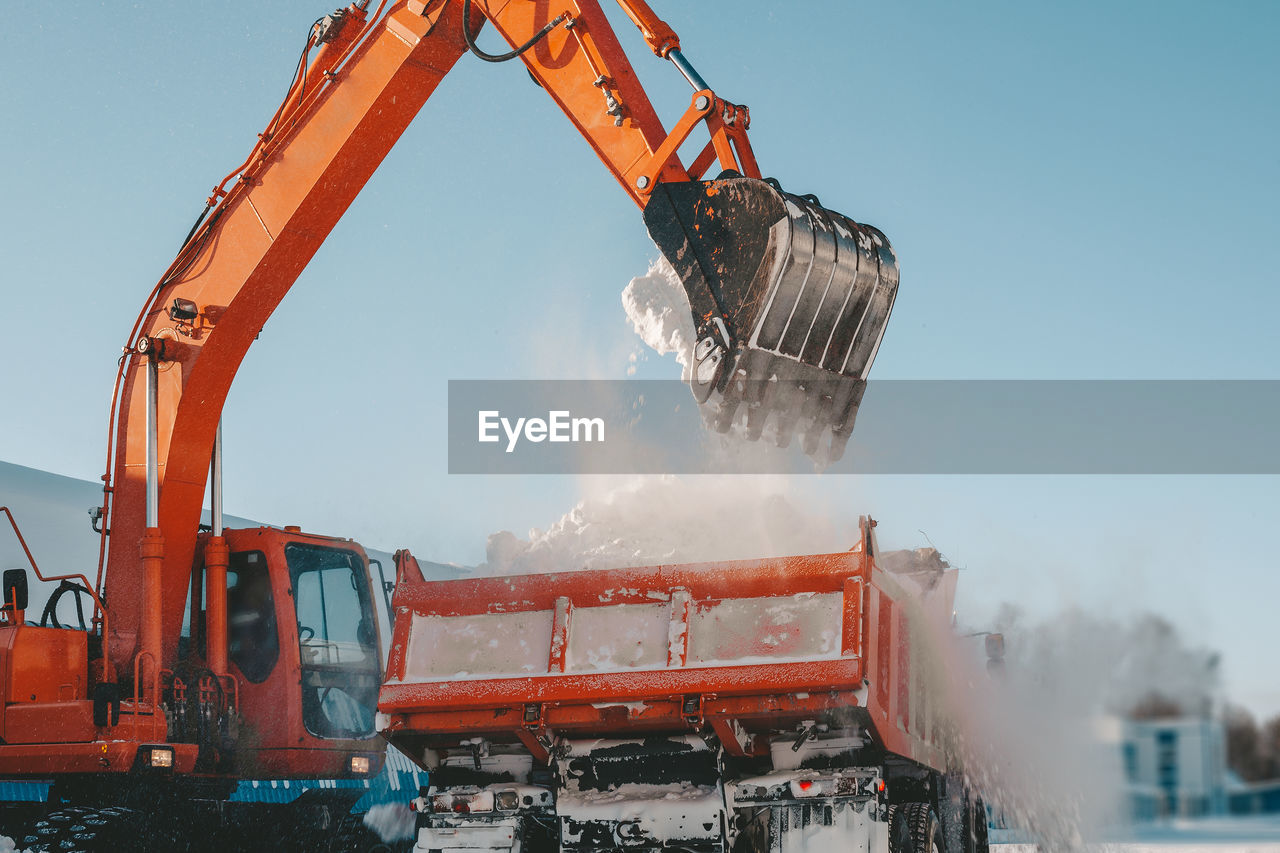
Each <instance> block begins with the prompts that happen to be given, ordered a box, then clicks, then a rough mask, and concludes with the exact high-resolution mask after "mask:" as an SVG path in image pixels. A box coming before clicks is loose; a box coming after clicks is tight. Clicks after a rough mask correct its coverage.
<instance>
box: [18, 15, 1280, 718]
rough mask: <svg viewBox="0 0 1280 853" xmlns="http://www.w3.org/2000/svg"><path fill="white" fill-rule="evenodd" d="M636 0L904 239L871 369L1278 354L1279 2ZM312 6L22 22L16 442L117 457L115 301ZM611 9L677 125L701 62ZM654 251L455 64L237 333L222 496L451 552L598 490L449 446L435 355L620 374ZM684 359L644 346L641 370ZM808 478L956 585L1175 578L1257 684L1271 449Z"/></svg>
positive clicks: (846, 201)
mask: <svg viewBox="0 0 1280 853" xmlns="http://www.w3.org/2000/svg"><path fill="white" fill-rule="evenodd" d="M654 5H656V6H657V7H658V11H659V12H660V13H661V14H663V16H664V17H665V18H666V19H667V20H668V21H669V22H670V23H671V24H672V25H673V26H674V27H675V28H676V29H677V31H678V32H679V33H680V34H681V37H682V40H683V43H684V47H685V53H686V55H687V56H688V57H689V58H690V60H691V61H692V62H693V63H694V64H695V65H696V66H697V68H698V69H699V71H701V72H702V74H703V76H704V77H705V78H706V79H707V80H708V81H709V82H710V83H711V85H712V86H713V87H715V88H716V89H717V91H718V92H719V93H720V94H722V95H723V96H725V97H727V98H729V99H731V100H735V101H740V102H743V103H746V104H748V105H749V106H750V107H751V110H752V117H753V126H752V140H753V145H754V148H755V151H756V154H757V156H758V158H759V160H760V163H761V166H762V169H763V170H764V171H765V173H766V174H771V175H773V176H776V177H777V178H778V179H780V180H781V181H782V183H783V185H784V186H786V187H787V188H788V189H791V190H793V191H795V192H815V193H817V194H818V195H819V196H820V197H821V198H822V200H823V202H824V203H825V204H827V205H828V206H830V207H833V208H836V209H838V210H840V211H841V212H843V213H846V214H848V215H850V216H852V217H854V218H855V219H859V220H861V221H867V222H870V223H872V224H875V225H876V226H878V227H880V228H881V229H882V230H884V231H885V232H886V233H887V234H888V235H889V237H890V239H891V240H892V241H893V243H894V245H895V247H896V249H897V251H898V254H899V257H900V259H901V262H902V286H901V290H900V295H899V299H898V303H897V305H896V307H895V313H894V317H893V320H892V322H891V323H890V326H889V330H888V333H887V336H886V338H885V342H884V346H883V347H882V349H881V351H880V356H879V359H878V361H877V364H876V368H875V370H874V373H873V376H875V377H877V378H929V379H938V378H963V379H969V378H1126V379H1128V378H1161V379H1201V378H1272V379H1274V378H1280V376H1278V375H1277V373H1278V371H1277V366H1278V365H1280V344H1278V343H1277V336H1276V335H1275V333H1274V331H1273V324H1274V323H1275V318H1276V317H1277V316H1280V288H1277V287H1276V284H1277V281H1276V279H1277V275H1276V272H1275V270H1277V269H1280V240H1278V239H1277V236H1278V235H1280V215H1278V214H1277V212H1276V198H1277V197H1278V196H1280V153H1277V152H1280V146H1278V145H1277V143H1276V140H1277V139H1280V91H1277V90H1278V89H1280V59H1278V58H1277V52H1276V50H1275V40H1276V38H1277V35H1280V6H1277V5H1275V4H1272V3H1265V2H1254V3H1249V2H1238V3H1232V4H1224V5H1220V6H1217V7H1213V8H1210V7H1207V6H1205V5H1203V4H1192V3H1186V2H1173V3H1166V2H1159V3H1158V2H1154V0H1149V2H1129V3H1124V4H1108V3H1101V2H1089V3H1082V4H1070V5H1067V4H1057V5H1053V4H1027V3H1015V2H994V3H988V4H982V5H974V4H948V3H942V2H919V3H910V4H870V3H857V2H854V3H850V2H813V3H805V4H790V3H781V2H750V1H749V0H746V1H742V2H733V3H730V2H712V0H704V2H700V3H697V4H677V3H672V2H656V0H655V3H654ZM796 8H802V9H803V12H802V13H798V12H796V11H795V10H796ZM326 11H327V7H326V6H324V5H317V4H316V3H314V2H300V1H299V0H290V2H278V3H272V4H261V3H252V4H251V3H243V2H228V3H221V4H194V5H192V4H184V5H182V6H180V7H178V6H174V5H173V4H167V3H150V2H139V3H133V4H116V3H99V4H88V3H79V4H57V5H49V6H42V7H41V8H39V9H38V10H37V11H35V12H32V13H31V14H25V15H21V16H10V19H9V21H8V23H7V28H6V47H5V50H4V51H3V52H2V53H0V70H3V72H4V75H5V79H6V81H7V82H6V85H5V86H4V87H3V89H2V90H0V108H2V110H3V115H4V116H5V121H4V122H3V123H2V125H0V155H2V156H3V161H4V162H5V163H6V164H7V165H8V169H7V170H6V175H5V179H4V189H3V203H0V276H3V278H2V279H0V281H2V282H3V285H2V286H3V293H4V308H3V310H2V311H0V359H2V361H0V364H3V375H4V379H3V388H4V392H5V393H4V396H5V398H6V400H8V401H10V403H9V404H8V405H6V406H5V407H3V409H0V458H3V459H5V460H7V461H10V462H16V463H20V464H23V465H28V466H32V467H38V468H44V469H47V470H51V471H55V472H58V473H63V474H69V475H73V476H78V477H83V478H86V479H94V478H96V477H97V476H98V475H99V474H100V473H101V467H102V464H103V458H104V454H105V435H106V431H105V428H106V415H107V405H108V402H109V401H108V395H109V392H110V387H111V379H112V375H113V368H114V363H115V359H116V357H117V355H118V353H119V347H120V345H121V344H123V343H124V336H125V334H126V332H127V330H128V328H129V325H130V323H131V321H132V319H133V316H134V314H135V313H136V311H137V308H138V305H139V303H140V301H141V300H142V298H143V297H144V295H145V293H146V292H147V290H148V289H149V288H150V286H151V285H152V283H153V282H154V280H155V278H156V277H157V276H158V275H159V273H160V272H161V271H162V270H163V269H164V267H165V266H166V265H167V264H168V262H169V260H170V259H171V257H172V255H173V253H174V251H175V250H176V248H177V245H178V243H179V242H180V240H181V239H182V237H183V235H184V234H185V233H186V231H187V228H188V227H189V225H190V222H191V220H192V219H193V218H194V216H195V215H196V213H197V212H198V211H199V209H200V207H201V205H202V204H203V200H204V198H205V197H206V196H207V194H208V191H209V188H210V187H211V186H212V185H213V183H214V182H215V181H216V180H218V179H219V178H220V177H221V176H222V175H223V174H224V173H225V172H226V171H227V170H228V169H230V168H231V167H232V166H234V165H235V164H236V163H238V162H239V161H240V160H241V159H242V158H243V156H244V153H245V152H246V151H247V150H248V148H249V145H250V143H251V142H252V140H253V136H254V134H255V133H256V132H257V131H258V130H260V129H261V125H262V124H263V123H264V122H265V120H266V118H267V117H268V116H269V115H270V114H271V112H272V111H273V109H274V107H275V105H276V103H277V102H278V100H279V98H280V97H281V95H282V93H283V90H284V88H285V86H286V85H287V79H288V75H289V73H290V72H291V70H292V68H293V63H294V62H295V61H296V58H297V53H298V51H299V50H300V48H301V44H302V41H303V39H304V37H305V34H306V30H307V27H308V25H309V24H310V23H311V21H312V20H313V19H315V18H316V17H317V16H318V15H320V14H322V13H324V12H326ZM618 29H619V32H620V33H621V35H622V36H623V38H624V41H625V43H627V44H628V45H629V46H632V47H635V48H636V49H635V50H633V51H632V55H633V59H634V60H635V61H636V64H637V67H638V70H639V72H640V74H641V75H642V78H643V79H644V80H645V81H646V84H647V85H649V86H650V90H651V95H652V97H653V99H654V101H655V103H656V104H657V106H658V109H659V112H660V114H661V115H663V116H664V118H666V119H667V120H668V121H671V120H673V119H674V117H675V116H677V115H678V114H679V113H680V112H681V111H682V110H683V109H684V107H685V106H686V105H687V102H688V97H689V90H688V87H687V85H686V84H685V83H684V82H683V80H681V79H680V78H679V77H678V76H677V75H676V74H675V72H674V69H672V68H670V67H669V66H668V65H667V64H666V63H663V62H660V61H659V60H656V59H653V58H652V57H650V56H647V55H646V54H645V53H644V51H643V46H642V45H641V43H640V42H639V39H638V38H636V37H634V35H633V31H632V29H631V27H630V25H629V24H627V23H625V21H618ZM484 41H485V43H488V44H490V45H491V46H492V45H493V44H494V43H493V42H492V36H490V37H489V39H487V40H484ZM655 254H656V250H655V249H654V247H653V246H652V244H651V243H650V242H649V241H648V239H647V236H646V235H645V232H644V228H643V225H642V223H641V221H640V217H639V214H638V212H637V211H636V210H635V208H634V207H633V206H632V205H631V203H630V202H629V201H628V200H627V199H626V198H625V197H624V196H623V195H622V193H621V192H620V191H619V190H618V189H617V187H616V185H615V184H614V183H613V181H612V179H611V178H610V177H609V176H608V175H607V173H606V172H605V171H604V169H603V168H602V167H601V166H600V165H599V164H598V163H597V162H596V161H595V160H594V159H593V156H592V155H591V153H590V151H589V149H588V148H587V147H586V145H585V144H584V143H583V142H582V141H581V140H580V139H579V138H578V137H577V136H576V134H575V133H574V131H573V130H572V128H571V127H570V125H569V124H568V123H567V122H566V121H565V120H564V118H563V117H562V116H561V115H560V114H559V112H558V111H557V110H556V109H555V108H554V106H553V105H552V104H551V103H550V102H549V101H548V99H547V98H546V96H545V95H544V94H543V93H542V92H540V91H539V90H538V89H536V88H535V87H534V86H533V85H532V84H530V83H529V81H528V79H527V78H526V77H525V75H524V73H523V71H522V70H521V69H520V68H519V67H518V66H515V65H510V64H509V65H505V66H492V65H489V64H486V63H481V62H478V61H475V60H474V59H471V58H464V60H463V61H462V62H461V63H460V65H459V66H458V67H457V69H456V70H455V71H454V72H453V73H452V74H451V75H450V77H449V78H448V79H447V80H446V81H445V83H444V84H443V85H442V86H441V88H440V89H439V91H438V92H437V94H436V95H435V96H434V97H433V98H432V100H431V101H430V102H429V103H428V104H427V107H426V108H425V109H424V110H423V112H422V113H421V114H420V116H419V118H418V120H417V121H416V123H415V124H414V125H413V126H412V127H411V128H410V130H409V131H408V132H407V133H406V134H405V136H404V137H403V139H402V140H401V142H400V144H399V146H398V147H397V149H396V150H395V151H393V152H392V154H391V156H390V157H389V158H388V159H387V161H386V163H385V164H384V166H383V167H382V169H381V170H380V171H379V172H378V174H377V175H375V176H374V178H373V180H372V181H371V183H370V184H369V186H368V188H367V190H366V191H365V193H364V194H363V195H362V196H361V197H360V198H359V199H358V200H357V201H356V203H355V204H354V205H353V207H352V209H351V210H350V212H349V213H348V215H347V216H346V218H345V219H344V220H343V222H342V223H340V224H339V226H338V228H337V229H336V230H335V232H334V234H333V236H332V237H331V238H330V240H329V242H328V243H327V244H326V245H325V247H324V248H323V249H322V250H321V251H320V253H319V254H318V255H317V257H316V259H315V261H313V263H312V265H311V266H310V267H309V268H308V270H307V271H306V272H305V273H304V274H303V276H302V277H301V279H300V280H299V282H298V284H297V285H296V287H295V289H294V290H293V292H292V293H291V294H290V295H289V296H288V297H287V298H286V300H285V302H284V304H283V305H282V307H281V309H280V310H279V311H278V312H277V314H276V315H275V316H274V317H273V318H272V320H271V321H270V322H269V323H268V325H267V327H266V329H265V331H264V333H263V335H262V338H261V340H260V341H259V342H258V343H257V344H256V345H255V347H254V348H253V349H252V350H251V352H250V354H249V357H248V358H247V359H246V361H245V364H244V367H243V369H242V371H241V374H240V377H239V379H238V381H237V385H236V386H235V388H234V389H233V392H232V395H231V398H230V400H229V401H228V406H227V409H226V434H227V452H228V461H227V477H228V483H227V499H228V508H229V510H231V511H234V512H236V513H237V514H240V515H244V516H249V517H255V518H264V519H270V520H273V521H278V522H281V523H286V522H287V523H299V524H302V525H305V526H306V527H307V528H309V529H313V530H316V531H318V532H327V533H334V534H341V535H350V536H353V537H355V538H357V539H360V540H362V541H365V542H367V543H369V544H371V545H375V546H378V547H395V546H398V545H409V546H411V547H413V548H414V550H415V551H417V552H419V553H420V554H422V555H423V556H427V557H431V558H433V559H441V560H453V561H458V562H471V563H473V562H477V561H479V560H480V559H482V557H483V547H484V542H485V537H486V535H487V534H488V533H490V532H493V531H495V530H498V529H503V528H507V529H511V530H514V531H517V532H523V531H525V530H527V529H528V528H530V527H532V526H546V525H547V524H549V523H551V522H552V521H554V520H555V519H556V518H557V517H558V516H559V515H560V514H561V513H562V512H564V511H565V510H566V509H568V507H569V506H571V505H572V503H573V502H574V501H575V500H576V499H577V497H578V495H579V494H580V493H581V491H582V489H583V487H584V484H583V483H580V482H577V481H574V480H572V479H570V478H548V477H541V478H527V479H516V478H479V477H450V476H448V475H447V474H446V473H445V444H444V433H443V424H444V417H443V411H442V407H443V405H444V394H445V383H446V381H447V380H448V379H450V378H511V377H537V378H576V377H609V378H621V377H622V376H624V375H625V371H626V366H627V357H628V355H629V354H630V353H632V352H634V351H636V350H637V349H638V347H639V344H638V341H637V339H636V338H635V337H634V335H632V333H631V332H630V330H629V328H628V326H627V324H626V320H625V316H624V315H623V312H622V309H621V306H620V302H619V292H620V291H621V289H622V287H623V286H624V285H625V284H626V282H627V281H628V280H629V279H630V278H631V277H632V276H634V275H638V274H640V273H642V272H644V270H645V269H646V267H647V265H648V263H649V260H650V259H651V258H652V257H654V256H655ZM675 371H676V368H675V366H674V364H673V363H672V362H671V361H670V360H662V359H657V358H650V359H648V360H647V361H642V362H641V364H640V369H639V373H638V375H639V376H640V377H642V378H669V377H671V376H673V375H674V373H675ZM1188 405H1191V406H1194V405H1195V401H1194V400H1189V401H1188ZM797 488H799V489H802V490H806V491H807V492H810V493H811V494H812V495H813V496H814V497H815V499H819V500H822V501H825V502H827V503H828V505H829V506H830V507H831V508H832V512H833V513H840V512H845V511H847V512H848V514H850V515H856V514H858V513H860V512H871V513H873V514H875V515H877V516H878V517H879V518H880V519H881V521H882V526H881V536H882V539H884V540H885V541H886V543H887V544H891V545H915V544H922V541H923V540H922V535H921V533H919V531H921V530H923V531H925V532H926V533H927V534H928V536H929V538H930V539H932V541H933V542H934V543H935V544H937V545H938V546H939V547H940V548H941V549H942V550H943V551H944V552H946V553H948V554H950V555H952V557H953V558H954V559H955V560H956V561H957V562H958V563H960V564H962V565H964V566H966V576H965V578H964V581H963V584H962V590H963V592H962V606H967V607H969V608H971V610H972V612H973V613H975V614H978V616H979V617H980V616H981V615H982V614H984V613H990V612H992V611H993V610H994V608H995V606H996V604H998V603H999V602H1000V601H1001V600H1013V601H1017V602H1020V603H1022V604H1024V605H1025V606H1027V607H1028V608H1029V609H1031V610H1032V611H1033V612H1043V613H1048V612H1052V611H1053V610H1054V609H1056V608H1057V607H1059V606H1061V604H1062V603H1064V602H1066V603H1074V604H1078V605H1081V606H1087V607H1091V608H1099V609H1102V610H1105V611H1107V612H1113V613H1117V614H1124V613H1127V612H1130V611H1132V610H1134V609H1141V608H1145V607H1151V608H1154V609H1157V610H1160V611H1161V612H1164V613H1166V614H1168V615H1169V616H1170V617H1171V618H1173V619H1174V620H1175V621H1176V622H1177V623H1178V624H1179V625H1180V626H1181V627H1182V628H1183V629H1184V631H1185V632H1186V633H1187V634H1188V635H1189V636H1190V637H1191V638H1192V640H1194V641H1197V642H1203V643H1207V644H1210V645H1213V646H1215V647H1217V648H1220V649H1222V650H1223V651H1224V652H1225V656H1226V674H1227V685H1228V688H1229V690H1230V691H1231V693H1232V695H1233V696H1235V697H1236V698H1237V699H1239V700H1241V701H1245V702H1247V703H1249V704H1251V705H1252V706H1253V707H1255V708H1257V709H1259V710H1261V711H1264V712H1268V713H1275V712H1280V666H1277V665H1276V664H1275V662H1274V659H1273V658H1271V657H1270V655H1269V654H1268V653H1267V651H1266V649H1265V648H1264V647H1263V646H1262V644H1261V643H1260V640H1261V637H1262V636H1263V635H1264V633H1266V632H1267V631H1268V629H1271V626H1272V625H1273V622H1274V605H1275V602H1277V601H1280V579H1278V578H1280V572H1277V569H1278V568H1280V567H1278V566H1277V561H1276V559H1275V558H1274V556H1272V555H1271V554H1272V551H1273V550H1274V546H1273V545H1272V544H1271V541H1270V540H1271V534H1272V530H1273V528H1274V526H1275V525H1274V521H1273V519H1274V518H1275V517H1276V515H1277V511H1278V510H1280V483H1278V482H1277V479H1276V478H1263V477H1256V478H1249V477H1240V478H1226V477H1152V478H1071V477H1061V478H1048V477H1044V478H1038V477H1018V478H1014V477H1010V478H995V477H963V478H962V477H949V478H948V477H933V478H927V477H898V478H890V477H877V478H864V479H861V480H856V481H855V480H853V479H851V478H842V479H830V478H828V479H823V478H817V477H813V478H806V480H805V481H804V482H802V483H800V484H799V485H798V486H797ZM82 523H83V520H82V519H79V518H77V519H75V520H74V524H75V525H76V526H75V528H74V529H76V530H79V529H80V526H81V525H82ZM1272 633H1273V630H1272Z"/></svg>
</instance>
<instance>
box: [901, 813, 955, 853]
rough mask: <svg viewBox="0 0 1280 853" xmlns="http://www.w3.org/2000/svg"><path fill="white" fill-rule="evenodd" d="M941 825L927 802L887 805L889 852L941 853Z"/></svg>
mask: <svg viewBox="0 0 1280 853" xmlns="http://www.w3.org/2000/svg"><path fill="white" fill-rule="evenodd" d="M944 850H945V848H944V847H943V844H942V826H941V825H940V824H939V823H938V816H937V815H936V814H934V812H933V807H932V806H930V805H929V804H928V803H905V804H903V805H900V806H890V807H889V851H890V853H943V851H944Z"/></svg>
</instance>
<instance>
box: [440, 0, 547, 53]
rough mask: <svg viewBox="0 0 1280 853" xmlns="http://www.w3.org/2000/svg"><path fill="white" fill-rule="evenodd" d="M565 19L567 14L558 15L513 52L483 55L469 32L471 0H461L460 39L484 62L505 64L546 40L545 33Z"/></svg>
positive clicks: (473, 36)
mask: <svg viewBox="0 0 1280 853" xmlns="http://www.w3.org/2000/svg"><path fill="white" fill-rule="evenodd" d="M566 17H568V15H567V13H566V14H562V15H560V16H559V17H558V18H556V19H555V20H553V21H551V22H550V23H549V24H547V25H546V26H545V27H543V28H542V29H540V30H538V32H537V33H535V34H534V36H533V38H531V39H529V40H528V41H527V42H525V43H524V44H522V45H520V46H519V47H517V48H516V49H515V50H511V51H508V52H506V53H485V52H484V51H483V50H481V49H480V48H479V47H478V46H477V45H476V37H475V35H473V34H472V32H471V24H470V21H471V0H462V37H463V39H465V40H466V42H467V48H468V49H469V50H470V51H471V52H472V53H474V54H475V55H476V56H478V57H480V58H481V59H483V60H484V61H485V62H506V61H508V60H510V59H515V58H516V57H517V56H519V55H520V54H522V53H524V52H525V51H527V50H528V49H529V48H531V47H533V46H534V45H535V44H537V43H538V42H540V41H542V40H543V39H544V38H546V35H547V33H549V32H551V31H552V30H554V29H555V28H556V26H558V25H559V24H560V22H561V21H563V20H564V19H565V18H566Z"/></svg>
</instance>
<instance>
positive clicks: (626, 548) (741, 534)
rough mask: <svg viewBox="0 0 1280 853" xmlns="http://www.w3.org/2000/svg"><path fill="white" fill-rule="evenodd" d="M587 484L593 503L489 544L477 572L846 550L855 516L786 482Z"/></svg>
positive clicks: (853, 539) (716, 479) (854, 534)
mask: <svg viewBox="0 0 1280 853" xmlns="http://www.w3.org/2000/svg"><path fill="white" fill-rule="evenodd" d="M600 482H601V481H599V480H595V481H591V482H587V483H585V484H584V485H585V487H586V491H587V496H586V497H584V498H583V499H582V500H581V501H580V502H579V503H578V505H577V506H575V507H574V508H573V509H571V510H570V511H569V512H567V513H565V515H563V516H562V517H561V518H560V519H559V520H557V521H556V522H554V523H553V524H552V525H551V526H549V527H548V528H546V529H545V530H542V529H534V530H531V531H530V532H529V534H528V538H527V539H521V538H520V537H518V536H516V535H515V534H514V533H511V532H510V531H506V530H504V531H501V532H499V533H495V534H493V535H491V536H490V537H489V542H488V545H487V547H486V560H485V563H484V564H482V565H481V566H479V567H478V568H477V573H479V574H498V575H506V574H526V573H537V572H563V571H572V570H576V569H584V568H585V569H595V568H623V567H626V566H651V565H658V564H662V563H685V562H702V561H710V560H749V559H759V558H762V557H780V556H790V555H795V554H820V553H824V552H834V551H846V550H848V549H849V548H850V547H852V546H853V545H855V544H857V542H858V541H859V533H858V519H857V516H856V515H851V516H849V517H845V518H842V519H841V521H839V522H836V521H832V520H831V518H830V515H831V513H830V511H829V508H827V507H825V506H823V505H820V504H819V503H818V502H817V501H814V500H812V499H805V498H803V497H801V496H799V495H798V494H797V492H796V490H795V489H794V487H793V485H792V483H791V481H789V480H788V479H786V478H783V477H778V476H772V475H767V476H766V475H761V476H745V475H742V476H733V475H729V476H703V477H684V478H680V477H675V476H669V475H668V476H661V477H632V478H627V479H623V480H621V481H619V480H618V479H616V478H610V479H607V480H604V481H603V482H604V483H605V486H604V487H603V488H602V487H601V486H600Z"/></svg>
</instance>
